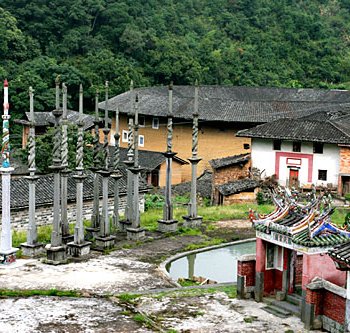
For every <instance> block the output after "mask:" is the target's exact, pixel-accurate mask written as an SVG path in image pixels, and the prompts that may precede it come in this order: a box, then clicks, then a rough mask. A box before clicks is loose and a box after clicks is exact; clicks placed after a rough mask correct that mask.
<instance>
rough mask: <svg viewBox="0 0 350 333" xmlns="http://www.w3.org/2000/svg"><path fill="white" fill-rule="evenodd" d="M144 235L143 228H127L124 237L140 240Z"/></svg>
mask: <svg viewBox="0 0 350 333" xmlns="http://www.w3.org/2000/svg"><path fill="white" fill-rule="evenodd" d="M144 237H145V229H143V228H127V229H126V238H127V239H128V240H140V239H142V238H144Z"/></svg>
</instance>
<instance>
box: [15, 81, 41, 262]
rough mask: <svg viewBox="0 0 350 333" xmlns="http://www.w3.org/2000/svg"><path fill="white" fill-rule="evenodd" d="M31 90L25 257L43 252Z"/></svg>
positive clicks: (31, 93) (23, 246) (23, 251)
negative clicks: (39, 222) (39, 237)
mask: <svg viewBox="0 0 350 333" xmlns="http://www.w3.org/2000/svg"><path fill="white" fill-rule="evenodd" d="M33 95H34V94H33V88H32V87H29V105H30V107H29V110H30V119H29V126H30V127H29V140H28V141H29V142H28V146H29V155H28V170H29V176H27V177H26V178H27V179H28V181H29V221H28V228H27V242H26V243H23V244H21V249H22V253H23V255H24V256H27V257H35V256H37V255H39V254H41V253H42V252H43V250H44V248H43V244H42V243H38V230H37V229H38V228H37V225H36V221H35V183H36V181H37V180H38V178H39V177H38V176H36V175H35V171H36V168H35V119H34V96H33Z"/></svg>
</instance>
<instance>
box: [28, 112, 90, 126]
mask: <svg viewBox="0 0 350 333" xmlns="http://www.w3.org/2000/svg"><path fill="white" fill-rule="evenodd" d="M25 114H26V117H27V119H28V120H29V117H30V113H29V112H26V113H25ZM67 118H68V122H70V123H73V124H77V123H78V120H79V112H77V111H73V110H67ZM34 119H35V125H36V126H49V125H54V124H55V117H54V116H53V114H52V112H34ZM83 122H84V129H85V130H86V129H89V128H92V127H93V126H94V117H93V116H92V115H89V114H84V115H83ZM22 123H23V122H22Z"/></svg>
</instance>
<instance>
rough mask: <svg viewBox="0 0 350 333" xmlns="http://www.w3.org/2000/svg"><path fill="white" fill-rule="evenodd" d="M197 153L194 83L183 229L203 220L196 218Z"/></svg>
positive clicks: (196, 97) (194, 226)
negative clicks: (188, 194) (189, 172)
mask: <svg viewBox="0 0 350 333" xmlns="http://www.w3.org/2000/svg"><path fill="white" fill-rule="evenodd" d="M197 153H198V82H197V81H196V85H195V90H194V113H193V131H192V157H191V158H189V159H188V160H189V161H190V163H191V167H192V178H191V198H190V203H189V205H188V215H187V216H183V218H184V220H185V222H184V227H189V228H196V227H199V226H200V225H201V224H202V221H203V218H202V217H201V216H197V165H198V163H199V162H200V161H201V158H199V157H198V156H197Z"/></svg>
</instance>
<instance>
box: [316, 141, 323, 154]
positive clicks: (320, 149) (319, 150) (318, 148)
mask: <svg viewBox="0 0 350 333" xmlns="http://www.w3.org/2000/svg"><path fill="white" fill-rule="evenodd" d="M314 154H323V143H321V142H314Z"/></svg>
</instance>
